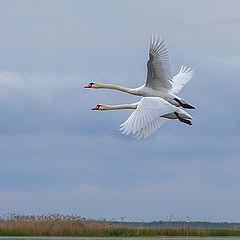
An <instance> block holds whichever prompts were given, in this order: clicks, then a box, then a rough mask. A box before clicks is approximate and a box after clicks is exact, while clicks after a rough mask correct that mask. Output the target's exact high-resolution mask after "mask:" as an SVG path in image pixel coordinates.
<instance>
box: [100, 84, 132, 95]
mask: <svg viewBox="0 0 240 240" xmlns="http://www.w3.org/2000/svg"><path fill="white" fill-rule="evenodd" d="M99 88H107V89H114V90H118V91H122V92H126V93H131V94H135V92H134V89H131V88H126V87H122V86H117V85H112V84H102V83H101V84H100V85H99Z"/></svg>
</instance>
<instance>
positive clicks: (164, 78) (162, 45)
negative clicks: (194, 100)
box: [85, 37, 195, 109]
mask: <svg viewBox="0 0 240 240" xmlns="http://www.w3.org/2000/svg"><path fill="white" fill-rule="evenodd" d="M193 75H194V70H191V69H190V68H187V67H185V66H182V67H181V68H180V71H179V72H178V74H177V75H176V76H173V75H172V72H171V66H170V60H169V54H168V49H167V47H166V42H165V40H162V41H160V39H159V38H157V37H154V38H152V40H151V43H150V50H149V60H148V62H147V81H146V83H145V84H144V85H142V86H140V87H138V88H126V87H122V86H117V85H111V84H102V83H98V82H91V83H89V85H87V86H85V88H107V89H114V90H118V91H122V92H126V93H129V94H133V95H137V96H142V97H161V98H163V99H165V100H166V101H167V102H169V103H171V104H173V105H175V106H177V107H183V108H190V109H195V108H194V107H193V106H192V105H191V104H190V103H188V102H187V101H186V100H184V99H183V98H180V97H178V96H177V95H176V94H177V93H178V92H179V91H180V90H181V89H182V88H183V86H184V85H185V84H186V83H187V82H188V81H189V80H190V79H191V78H192V77H193Z"/></svg>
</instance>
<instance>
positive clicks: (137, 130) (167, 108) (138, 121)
mask: <svg viewBox="0 0 240 240" xmlns="http://www.w3.org/2000/svg"><path fill="white" fill-rule="evenodd" d="M118 109H136V110H135V111H133V113H132V114H131V115H130V116H129V118H128V119H127V120H126V121H125V122H124V123H123V124H121V128H120V130H123V132H122V133H123V134H126V135H128V134H130V133H132V134H133V136H134V137H136V138H137V139H140V138H141V137H143V136H144V137H147V136H149V135H150V134H152V133H153V132H155V131H156V130H157V129H158V128H159V127H160V126H161V125H162V124H163V123H164V122H165V121H166V120H167V119H178V120H179V121H181V122H183V123H186V124H188V125H192V123H191V121H190V120H187V119H193V118H192V117H191V116H190V115H189V114H188V113H187V112H185V111H184V110H182V109H180V108H178V107H176V106H174V105H172V104H170V103H169V102H167V101H165V100H164V99H162V98H159V97H143V98H142V99H141V100H140V101H139V102H137V103H132V104H123V105H115V106H111V105H106V104H98V105H97V106H96V107H94V108H92V110H118Z"/></svg>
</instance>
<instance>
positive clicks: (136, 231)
mask: <svg viewBox="0 0 240 240" xmlns="http://www.w3.org/2000/svg"><path fill="white" fill-rule="evenodd" d="M0 235H1V236H121V237H133V236H135V237H140V236H141V237H144V236H240V230H239V229H229V228H228V229H227V228H191V227H188V226H186V227H141V226H138V227H129V226H122V225H112V224H111V223H108V222H106V221H105V220H94V219H86V218H83V217H79V216H73V215H61V214H47V215H37V216H35V215H30V216H29V215H19V214H8V215H5V216H3V217H1V218H0Z"/></svg>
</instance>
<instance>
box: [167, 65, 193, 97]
mask: <svg viewBox="0 0 240 240" xmlns="http://www.w3.org/2000/svg"><path fill="white" fill-rule="evenodd" d="M193 75H194V70H191V68H187V67H186V66H181V68H180V71H179V73H178V74H177V75H176V76H174V77H173V80H172V89H171V92H172V93H174V94H176V93H178V92H179V91H181V89H182V88H183V86H184V85H185V84H186V83H187V82H188V81H190V80H191V78H192V77H193Z"/></svg>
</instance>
